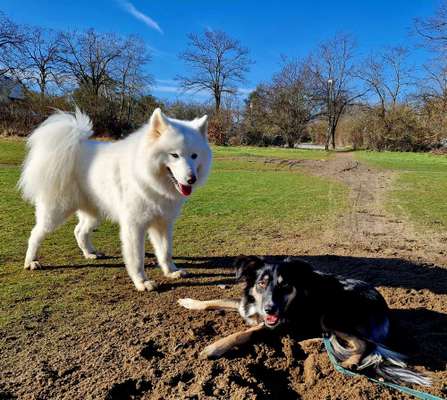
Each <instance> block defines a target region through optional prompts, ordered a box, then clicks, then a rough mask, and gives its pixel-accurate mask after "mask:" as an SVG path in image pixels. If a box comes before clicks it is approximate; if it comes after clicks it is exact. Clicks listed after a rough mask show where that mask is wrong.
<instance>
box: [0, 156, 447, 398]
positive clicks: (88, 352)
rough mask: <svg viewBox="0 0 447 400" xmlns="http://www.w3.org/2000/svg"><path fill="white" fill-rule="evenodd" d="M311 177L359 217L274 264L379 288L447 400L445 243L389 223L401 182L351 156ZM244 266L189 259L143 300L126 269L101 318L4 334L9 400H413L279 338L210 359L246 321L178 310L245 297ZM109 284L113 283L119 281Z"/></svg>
mask: <svg viewBox="0 0 447 400" xmlns="http://www.w3.org/2000/svg"><path fill="white" fill-rule="evenodd" d="M295 164H296V165H295ZM302 166H303V167H304V168H306V169H307V170H308V171H309V173H311V174H315V175H319V176H323V177H327V178H330V179H336V180H338V181H340V182H342V183H344V184H346V185H348V187H349V188H350V189H351V194H350V202H351V205H350V207H348V208H347V209H346V210H345V211H344V213H343V214H341V215H338V216H336V224H335V228H328V226H326V225H325V224H323V225H322V229H321V235H320V236H318V237H313V238H309V239H308V240H304V238H297V239H293V240H292V239H290V242H289V243H286V244H285V245H284V246H282V247H275V246H276V242H274V241H272V249H271V250H272V252H275V251H277V252H276V254H278V251H281V250H282V249H286V251H288V252H289V253H290V255H300V256H303V258H305V259H307V260H308V261H310V262H311V263H313V264H314V265H315V266H316V267H318V268H320V269H322V270H325V271H332V272H337V273H339V274H343V275H346V276H350V277H357V278H360V279H365V280H367V281H370V282H371V283H373V284H374V285H376V286H378V287H379V290H380V291H381V293H383V295H384V296H385V298H386V300H387V301H388V303H389V304H390V306H391V308H392V309H393V317H394V319H395V320H396V322H397V332H398V335H397V340H396V346H397V347H396V349H397V350H401V351H402V352H405V353H407V354H410V355H411V356H412V359H411V360H412V364H414V365H417V366H421V367H425V368H426V369H428V370H429V371H431V372H432V373H433V376H434V377H435V379H436V383H435V386H434V387H433V388H432V389H429V391H430V392H431V393H434V394H436V395H438V396H442V397H446V396H447V387H446V383H447V372H446V367H447V314H446V310H447V260H446V253H445V250H446V246H445V242H442V240H445V237H444V239H443V237H442V235H436V236H433V235H431V234H427V235H423V234H421V233H417V232H416V231H415V230H414V229H413V228H412V227H411V224H409V223H408V221H407V220H406V219H405V218H396V217H394V216H392V215H390V214H389V213H388V212H387V211H386V209H385V206H384V200H385V198H386V195H387V191H388V190H389V189H390V186H391V184H392V181H393V179H394V177H395V176H394V175H393V173H390V172H383V171H378V170H373V169H371V168H368V167H367V166H365V165H362V164H360V163H358V162H357V161H355V160H354V159H353V158H352V155H351V154H350V153H340V154H337V155H336V157H335V158H334V159H331V160H329V161H302V162H299V163H294V165H292V166H291V168H296V167H297V168H302ZM287 240H289V239H287ZM284 241H286V239H284ZM278 249H279V250H278ZM233 261H234V257H231V256H228V257H203V258H193V259H191V258H182V257H179V259H177V263H178V264H179V265H180V266H184V267H187V268H188V269H189V270H190V271H191V273H192V276H191V277H189V278H186V279H183V280H181V281H175V282H173V281H169V280H163V279H162V278H157V279H158V280H159V281H160V282H161V287H160V290H159V292H157V293H155V292H153V293H143V294H141V293H136V292H135V291H134V290H133V289H132V288H131V286H130V284H129V280H128V277H127V276H126V273H125V271H124V268H121V269H115V270H114V272H113V274H114V277H113V285H110V287H107V288H106V289H105V288H102V290H101V291H100V292H97V288H94V287H92V288H91V290H90V291H87V292H86V293H85V294H84V296H88V298H87V300H88V301H89V304H94V305H95V306H94V307H92V308H91V309H89V310H86V311H85V314H83V315H81V317H82V318H83V319H82V318H78V316H70V315H68V316H67V318H66V321H64V324H61V323H60V321H53V320H52V317H51V308H45V309H43V310H42V313H41V315H39V314H36V315H33V316H31V317H30V318H26V319H24V320H23V321H20V322H19V323H17V325H15V326H14V328H13V329H11V330H9V331H7V332H0V345H1V351H2V356H1V357H0V398H1V399H7V398H20V399H70V400H72V399H107V400H122V399H151V400H152V399H154V400H155V399H160V400H161V399H163V400H168V399H172V400H174V399H175V400H177V399H191V400H192V399H197V400H202V399H210V400H211V399H225V400H226V399H235V400H236V399H241V400H242V399H243V400H245V399H254V398H256V399H281V400H284V399H285V400H288V399H297V398H303V399H309V400H314V399H315V400H321V399H327V400H329V399H352V400H354V399H355V400H357V399H379V398H380V399H385V400H391V399H401V398H404V399H410V397H408V396H401V395H400V394H396V392H393V391H390V390H388V389H384V388H381V387H379V386H377V385H375V384H373V383H370V382H369V381H367V380H366V378H364V377H355V378H351V377H346V376H344V375H341V374H340V373H338V372H336V371H335V370H334V368H333V367H332V365H331V364H330V362H329V360H328V357H327V355H326V353H325V351H324V349H323V346H322V344H321V341H319V340H314V339H309V340H303V341H299V339H297V338H293V337H290V336H288V335H285V336H283V337H282V338H279V337H276V336H274V337H273V338H271V339H267V341H266V342H265V343H259V344H255V345H253V346H247V348H245V349H241V350H239V351H234V352H233V353H231V354H230V355H229V356H228V357H225V358H223V359H220V360H215V361H212V360H201V359H199V358H198V354H199V352H200V350H201V349H203V348H204V347H205V346H206V345H207V344H209V343H210V342H211V341H213V340H215V339H216V338H217V337H220V336H223V335H227V334H229V333H231V332H235V331H237V330H240V329H242V328H244V325H243V323H242V321H241V319H240V318H239V317H238V315H237V314H231V313H223V312H217V313H210V312H195V313H194V312H189V311H185V310H181V309H179V307H178V305H177V304H176V300H177V299H178V298H180V297H195V298H202V299H206V298H212V297H236V296H238V293H239V292H240V290H241V288H240V286H239V285H234V280H233V272H232V269H231V265H232V262H233ZM147 263H148V264H150V263H153V258H152V257H149V258H148V260H147ZM49 272H51V273H57V271H49ZM104 273H105V274H108V275H107V277H106V278H105V279H111V277H110V274H112V272H110V273H109V272H104ZM149 273H150V274H154V272H153V271H149ZM218 284H225V285H226V286H225V287H226V288H225V289H222V288H221V287H219V286H218ZM68 290H70V288H68ZM49 298H51V295H50V294H49ZM129 298H130V299H132V301H131V302H124V301H123V302H121V300H123V299H129ZM84 300H85V299H84ZM81 321H84V322H83V323H81ZM92 321H94V323H92Z"/></svg>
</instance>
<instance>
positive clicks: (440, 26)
mask: <svg viewBox="0 0 447 400" xmlns="http://www.w3.org/2000/svg"><path fill="white" fill-rule="evenodd" d="M414 29H415V31H416V33H417V34H418V35H419V36H420V37H421V38H422V39H423V40H424V44H425V45H426V46H428V48H430V49H431V50H433V51H435V52H438V53H443V54H445V53H446V52H447V1H446V0H443V1H442V2H441V3H440V5H439V7H438V9H437V10H436V12H435V15H433V16H432V17H428V18H425V19H422V18H416V19H415V21H414Z"/></svg>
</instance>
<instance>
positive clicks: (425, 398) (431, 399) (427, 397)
mask: <svg viewBox="0 0 447 400" xmlns="http://www.w3.org/2000/svg"><path fill="white" fill-rule="evenodd" d="M323 343H324V347H326V351H327V354H328V356H329V360H331V362H332V365H333V366H334V368H335V369H336V370H337V371H338V372H341V373H342V374H345V375H348V376H365V377H366V378H367V379H368V380H370V381H371V382H374V383H377V384H378V385H381V386H386V387H389V388H392V389H395V390H398V391H399V392H402V393H405V394H409V395H411V396H414V397H416V398H418V399H421V400H444V399H442V398H441V397H438V396H435V395H433V394H430V393H425V392H421V391H419V390H415V389H410V388H408V387H405V386H400V385H397V384H395V383H390V382H384V381H379V380H378V379H374V378H370V377H369V376H366V375H362V374H359V373H357V372H353V371H350V370H348V369H346V368H343V367H342V366H341V365H340V364H338V362H337V360H336V359H335V357H334V354H333V350H332V344H331V342H330V341H329V339H328V338H326V337H323Z"/></svg>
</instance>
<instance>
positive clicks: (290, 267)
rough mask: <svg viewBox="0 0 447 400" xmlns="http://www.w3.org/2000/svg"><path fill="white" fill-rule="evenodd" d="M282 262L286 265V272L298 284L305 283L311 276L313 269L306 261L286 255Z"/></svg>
mask: <svg viewBox="0 0 447 400" xmlns="http://www.w3.org/2000/svg"><path fill="white" fill-rule="evenodd" d="M283 262H284V264H286V265H287V268H286V271H285V272H286V274H287V275H288V277H289V278H290V279H291V280H293V282H295V283H296V284H298V286H299V285H305V284H307V283H308V281H309V279H311V278H312V276H313V272H314V269H313V267H312V265H311V264H309V263H308V262H306V261H304V260H302V259H300V258H294V257H287V258H286V259H285V260H284V261H283Z"/></svg>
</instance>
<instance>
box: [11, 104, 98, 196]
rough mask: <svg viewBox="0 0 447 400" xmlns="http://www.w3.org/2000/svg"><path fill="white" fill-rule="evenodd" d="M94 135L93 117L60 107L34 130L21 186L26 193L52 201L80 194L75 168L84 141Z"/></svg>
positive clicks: (24, 194) (20, 181) (19, 184)
mask: <svg viewBox="0 0 447 400" xmlns="http://www.w3.org/2000/svg"><path fill="white" fill-rule="evenodd" d="M91 135H92V123H91V121H90V118H89V117H88V116H87V115H85V114H83V113H82V112H81V111H80V110H79V109H78V108H76V112H75V113H74V114H73V113H68V112H63V111H57V112H56V113H54V114H53V115H51V116H50V117H48V118H47V119H46V120H45V121H44V122H42V124H41V125H39V126H38V127H37V128H36V129H35V130H34V132H33V133H32V134H31V136H30V137H29V139H28V141H27V147H28V155H27V157H26V159H25V162H24V165H23V169H22V175H21V177H20V180H19V183H18V186H19V188H20V189H21V190H22V193H23V197H24V198H25V199H26V200H28V201H30V202H31V203H35V202H36V200H37V199H38V198H47V199H51V202H62V203H65V202H66V201H67V200H68V201H73V200H75V199H76V198H78V194H79V188H78V185H77V184H76V176H75V170H76V169H75V168H76V163H77V162H78V159H79V153H80V144H81V141H82V140H84V139H87V138H88V137H89V136H91Z"/></svg>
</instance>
